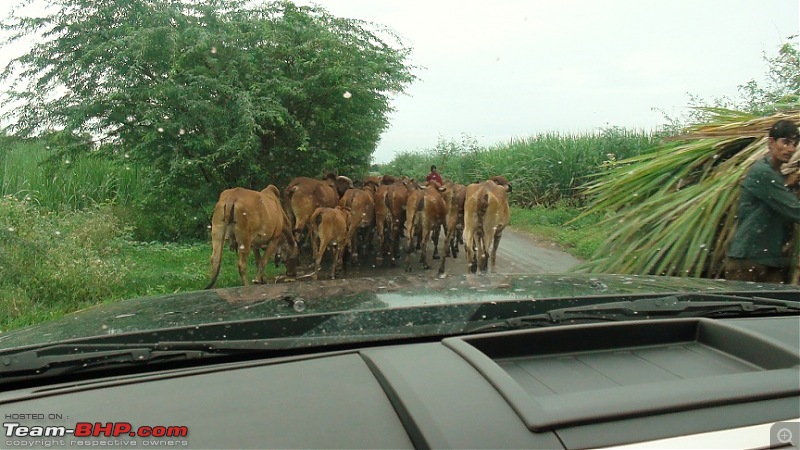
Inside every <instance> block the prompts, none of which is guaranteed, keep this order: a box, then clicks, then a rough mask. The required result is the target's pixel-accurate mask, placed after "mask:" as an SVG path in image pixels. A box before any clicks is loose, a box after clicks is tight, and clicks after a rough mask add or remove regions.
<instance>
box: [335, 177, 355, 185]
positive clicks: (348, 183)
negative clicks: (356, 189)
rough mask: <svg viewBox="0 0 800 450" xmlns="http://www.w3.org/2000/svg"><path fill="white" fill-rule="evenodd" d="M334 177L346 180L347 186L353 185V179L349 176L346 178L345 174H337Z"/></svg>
mask: <svg viewBox="0 0 800 450" xmlns="http://www.w3.org/2000/svg"><path fill="white" fill-rule="evenodd" d="M336 179H337V180H344V181H346V182H347V185H348V186H350V187H353V180H351V179H350V178H347V177H346V176H344V175H339V176H338V177H336Z"/></svg>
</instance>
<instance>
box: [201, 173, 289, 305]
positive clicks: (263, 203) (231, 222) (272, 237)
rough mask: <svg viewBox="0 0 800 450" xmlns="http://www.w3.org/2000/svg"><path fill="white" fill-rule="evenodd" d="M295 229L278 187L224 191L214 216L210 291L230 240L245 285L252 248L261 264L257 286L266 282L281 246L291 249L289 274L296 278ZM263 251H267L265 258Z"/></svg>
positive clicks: (287, 272)
mask: <svg viewBox="0 0 800 450" xmlns="http://www.w3.org/2000/svg"><path fill="white" fill-rule="evenodd" d="M291 230H292V228H291V225H290V223H289V218H288V217H287V216H286V213H285V212H284V211H283V208H282V207H281V203H280V200H279V192H278V188H276V187H275V186H273V185H269V186H267V187H266V188H264V190H262V191H261V192H258V191H252V190H250V189H244V188H233V189H227V190H225V191H223V192H222V194H220V196H219V201H217V204H216V206H215V207H214V213H213V215H212V217H211V248H212V251H211V282H210V283H209V284H208V286H206V289H210V288H213V287H214V285H215V284H216V282H217V277H218V276H219V268H220V264H221V261H222V248H223V246H224V244H225V240H226V239H228V240H230V243H231V247H232V248H235V249H236V251H237V253H238V256H239V261H238V267H239V277H240V278H241V280H242V284H243V285H245V286H247V284H248V280H247V258H248V256H249V254H250V249H251V248H252V249H253V251H254V253H255V258H256V264H257V265H258V275H257V278H256V282H257V283H263V282H264V267H265V266H266V263H267V261H268V260H269V258H270V256H272V254H273V253H275V251H276V250H277V248H278V246H279V245H281V244H286V245H287V246H288V248H289V252H288V256H287V258H286V274H287V275H288V276H290V277H293V276H295V275H296V268H297V260H298V256H299V250H298V247H297V243H296V241H295V239H294V237H293V235H292V231H291ZM261 250H264V254H263V256H262V255H261Z"/></svg>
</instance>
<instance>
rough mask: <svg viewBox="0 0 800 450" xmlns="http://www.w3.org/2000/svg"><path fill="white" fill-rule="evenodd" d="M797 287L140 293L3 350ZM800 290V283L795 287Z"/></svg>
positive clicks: (621, 282) (645, 279)
mask: <svg viewBox="0 0 800 450" xmlns="http://www.w3.org/2000/svg"><path fill="white" fill-rule="evenodd" d="M762 290H763V291H765V292H766V291H776V290H780V291H787V290H788V291H792V290H794V291H798V287H797V286H783V285H775V284H755V283H743V282H732V281H725V280H709V279H689V278H672V277H657V276H633V275H552V274H541V275H525V274H503V275H482V276H474V275H463V276H451V277H446V278H442V279H433V278H431V277H430V276H421V275H418V276H404V277H391V278H358V279H343V280H330V281H318V282H295V283H283V284H273V285H260V286H248V287H238V288H225V289H215V290H206V291H193V292H185V293H176V294H171V295H161V296H154V297H143V298H137V299H130V300H124V301H119V302H115V303H111V304H105V305H98V306H95V307H92V308H88V309H85V310H82V311H78V312H76V313H73V314H70V315H68V316H65V317H63V318H61V319H59V320H55V321H52V322H48V323H44V324H40V325H37V326H33V327H29V328H23V329H20V330H14V331H12V332H9V333H6V334H0V351H2V350H8V349H12V348H15V347H23V346H31V345H41V344H47V343H58V342H63V341H69V340H75V339H83V338H91V337H102V336H109V335H117V334H126V333H135V332H142V331H150V330H161V329H169V328H180V327H188V326H199V325H205V324H223V323H228V322H242V321H251V320H256V319H265V318H277V317H286V318H291V317H298V316H307V315H313V314H326V313H335V312H340V311H364V310H376V311H377V310H387V309H392V310H397V309H402V310H406V311H411V310H413V309H414V308H415V307H420V306H427V305H450V304H453V305H455V304H462V305H463V304H467V305H475V308H477V307H478V306H480V305H481V304H484V303H487V302H501V301H510V300H514V301H520V300H530V301H549V300H556V299H560V300H562V301H560V302H558V303H559V306H558V307H564V306H565V303H564V301H566V302H567V305H566V306H570V304H572V305H574V306H578V305H580V304H581V302H580V299H581V298H585V297H597V296H605V295H608V296H609V301H612V300H611V299H612V298H613V297H614V296H615V295H627V294H649V293H652V294H661V293H663V294H668V293H679V292H708V293H723V292H756V291H762ZM798 292H800V291H798Z"/></svg>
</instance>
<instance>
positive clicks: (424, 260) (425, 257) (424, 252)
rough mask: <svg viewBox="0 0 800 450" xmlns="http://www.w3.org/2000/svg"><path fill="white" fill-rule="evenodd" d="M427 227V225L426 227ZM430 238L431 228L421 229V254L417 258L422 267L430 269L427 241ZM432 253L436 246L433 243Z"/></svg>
mask: <svg viewBox="0 0 800 450" xmlns="http://www.w3.org/2000/svg"><path fill="white" fill-rule="evenodd" d="M426 228H427V227H426ZM430 240H431V230H430V229H423V231H422V245H421V247H422V255H421V256H420V258H419V262H420V263H421V264H422V268H423V269H430V268H431V266H430V265H428V242H430ZM433 248H434V253H435V249H436V246H435V245H434V247H433Z"/></svg>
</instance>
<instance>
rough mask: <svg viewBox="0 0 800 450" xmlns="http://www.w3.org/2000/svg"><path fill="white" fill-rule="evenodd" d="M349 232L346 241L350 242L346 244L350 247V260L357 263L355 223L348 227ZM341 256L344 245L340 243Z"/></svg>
mask: <svg viewBox="0 0 800 450" xmlns="http://www.w3.org/2000/svg"><path fill="white" fill-rule="evenodd" d="M349 234H350V236H348V239H347V241H348V242H350V245H349V246H348V247H349V248H350V262H352V263H353V264H358V250H359V249H358V245H359V236H358V227H357V226H355V225H354V226H352V227H350V230H349ZM342 257H343V258H344V245H342Z"/></svg>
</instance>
